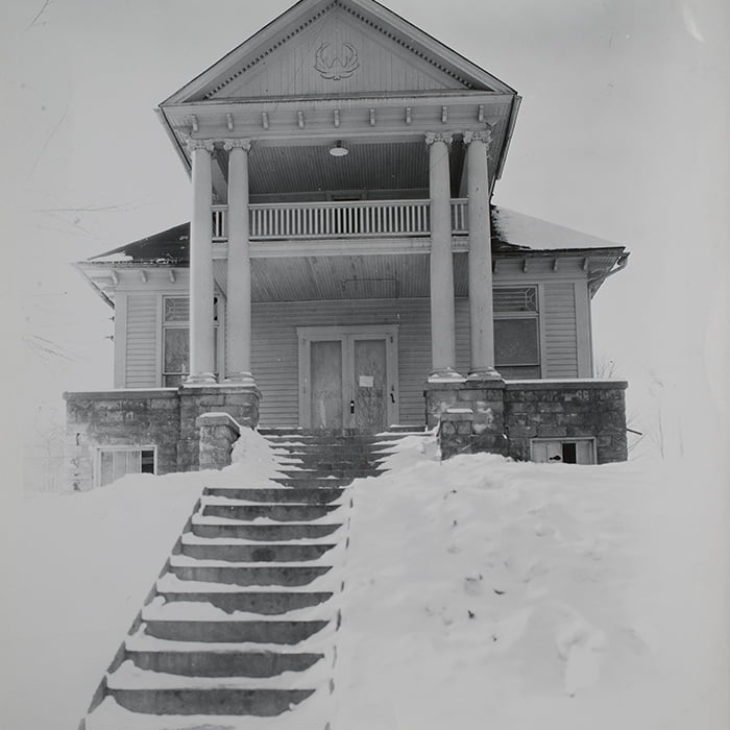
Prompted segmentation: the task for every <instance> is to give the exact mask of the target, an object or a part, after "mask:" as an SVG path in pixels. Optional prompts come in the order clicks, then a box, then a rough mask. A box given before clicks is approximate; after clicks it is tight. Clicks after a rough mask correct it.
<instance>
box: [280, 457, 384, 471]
mask: <svg viewBox="0 0 730 730" xmlns="http://www.w3.org/2000/svg"><path fill="white" fill-rule="evenodd" d="M382 462H383V459H371V458H366V457H364V456H358V457H349V458H345V457H343V456H342V455H337V456H336V458H333V457H332V456H306V457H300V459H299V463H298V464H289V463H287V464H283V465H282V468H285V469H286V468H291V467H298V468H300V469H308V470H309V469H311V470H313V471H320V472H321V471H324V472H326V473H329V472H336V471H348V472H349V471H350V470H352V469H377V468H378V467H380V465H381V464H382Z"/></svg>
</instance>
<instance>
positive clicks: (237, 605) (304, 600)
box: [157, 590, 333, 616]
mask: <svg viewBox="0 0 730 730" xmlns="http://www.w3.org/2000/svg"><path fill="white" fill-rule="evenodd" d="M157 595H159V596H161V597H162V598H164V599H165V602H166V603H176V602H193V603H207V604H210V605H211V606H214V607H215V608H218V609H221V610H222V611H225V612H226V613H232V612H233V611H246V612H248V613H260V614H263V615H267V616H275V615H279V614H283V613H287V612H288V611H294V610H297V609H300V608H310V607H312V606H318V605H320V604H322V603H325V602H326V601H328V600H329V599H330V598H332V595H333V594H332V593H330V592H327V591H316V592H315V591H289V592H285V591H276V592H275V591H235V592H234V591H211V592H209V591H201V592H195V593H193V592H188V591H166V590H163V591H158V594H157Z"/></svg>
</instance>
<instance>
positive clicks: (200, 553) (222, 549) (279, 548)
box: [180, 537, 335, 563]
mask: <svg viewBox="0 0 730 730" xmlns="http://www.w3.org/2000/svg"><path fill="white" fill-rule="evenodd" d="M333 547H335V545H334V544H333V543H322V544H319V545H317V544H311V545H292V544H289V543H284V544H277V543H266V544H253V545H251V544H247V543H240V542H227V543H226V542H206V543H201V542H186V539H185V537H183V539H182V543H181V545H180V552H181V554H182V555H187V556H189V557H191V558H196V559H198V560H230V561H233V562H244V563H253V562H260V563H292V562H296V561H301V562H307V561H310V560H317V559H318V558H321V557H322V556H323V555H324V554H325V553H326V552H327V551H328V550H331V549H332V548H333Z"/></svg>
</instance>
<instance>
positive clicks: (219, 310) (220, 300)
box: [159, 292, 226, 388]
mask: <svg viewBox="0 0 730 730" xmlns="http://www.w3.org/2000/svg"><path fill="white" fill-rule="evenodd" d="M168 299H187V300H188V302H189V301H190V295H189V294H186V293H182V292H181V293H170V294H163V295H162V296H161V297H160V349H159V353H160V364H159V378H160V385H161V386H162V387H163V388H165V387H176V386H167V385H166V384H165V377H166V376H167V375H170V376H173V375H181V374H182V375H189V374H190V373H189V372H187V373H167V372H165V330H166V329H186V330H188V333H189V332H190V307H189V305H188V318H187V319H186V320H178V321H172V322H168V321H166V320H165V302H166V301H167V300H168ZM213 300H214V310H213V326H214V328H215V339H216V349H217V354H218V358H217V362H215V363H214V365H215V369H216V372H215V373H214V374H215V375H216V379H217V380H220V379H221V377H222V376H223V371H224V369H225V368H224V364H225V361H226V353H225V332H224V325H223V321H224V320H223V314H224V312H225V304H224V302H225V298H224V297H223V295H222V294H221V293H220V292H216V293H215V295H214V297H213ZM188 357H189V353H188ZM189 369H190V362H188V370H189ZM183 380H184V378H183Z"/></svg>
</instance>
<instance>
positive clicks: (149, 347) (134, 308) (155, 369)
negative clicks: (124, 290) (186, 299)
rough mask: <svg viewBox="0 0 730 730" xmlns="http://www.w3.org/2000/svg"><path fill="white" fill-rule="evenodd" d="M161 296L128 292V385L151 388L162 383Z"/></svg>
mask: <svg viewBox="0 0 730 730" xmlns="http://www.w3.org/2000/svg"><path fill="white" fill-rule="evenodd" d="M158 303H159V296H158V295H156V294H138V293H129V294H128V295H127V338H126V342H125V357H124V361H125V381H126V382H125V386H126V387H127V388H150V387H155V386H157V385H158V383H159V379H160V373H159V359H158V352H157V351H158V346H157V343H158V342H159V340H158V327H159V325H158V320H157V311H158V306H159V304H158Z"/></svg>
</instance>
